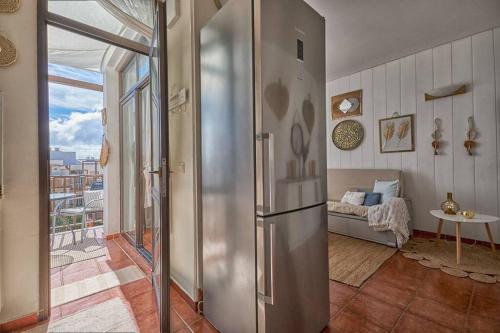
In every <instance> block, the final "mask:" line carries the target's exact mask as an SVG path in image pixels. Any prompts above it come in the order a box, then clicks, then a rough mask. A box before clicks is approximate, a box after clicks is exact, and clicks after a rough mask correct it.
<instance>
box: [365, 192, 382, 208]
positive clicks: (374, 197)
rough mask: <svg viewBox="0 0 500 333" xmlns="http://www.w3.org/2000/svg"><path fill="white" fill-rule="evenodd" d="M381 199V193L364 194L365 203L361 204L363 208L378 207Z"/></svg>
mask: <svg viewBox="0 0 500 333" xmlns="http://www.w3.org/2000/svg"><path fill="white" fill-rule="evenodd" d="M381 197H382V194H381V193H375V192H365V202H363V206H375V205H378V204H380V199H381Z"/></svg>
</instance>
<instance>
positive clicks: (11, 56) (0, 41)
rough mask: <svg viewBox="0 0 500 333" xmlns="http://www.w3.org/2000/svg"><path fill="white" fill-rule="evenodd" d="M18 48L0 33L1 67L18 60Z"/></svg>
mask: <svg viewBox="0 0 500 333" xmlns="http://www.w3.org/2000/svg"><path fill="white" fill-rule="evenodd" d="M16 59H17V50H16V47H15V46H14V43H12V42H11V41H10V40H9V39H8V38H7V37H5V36H2V35H0V67H6V66H10V65H12V64H13V63H14V62H16Z"/></svg>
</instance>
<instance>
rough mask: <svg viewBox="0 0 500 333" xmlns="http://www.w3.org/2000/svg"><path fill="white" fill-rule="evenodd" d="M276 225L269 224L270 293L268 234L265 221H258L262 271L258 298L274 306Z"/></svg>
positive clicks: (259, 255) (258, 258) (258, 256)
mask: <svg viewBox="0 0 500 333" xmlns="http://www.w3.org/2000/svg"><path fill="white" fill-rule="evenodd" d="M275 228H276V225H275V224H274V223H269V293H268V290H267V288H266V281H267V272H268V270H267V268H266V257H267V256H266V250H265V249H266V242H265V239H266V237H265V236H266V233H265V226H264V219H261V218H258V219H257V242H258V249H257V252H258V253H257V265H258V267H259V270H260V274H261V276H260V278H258V281H257V283H258V284H259V285H258V296H259V298H260V299H262V300H263V301H264V302H265V303H267V304H270V305H274V263H275V247H276V231H275Z"/></svg>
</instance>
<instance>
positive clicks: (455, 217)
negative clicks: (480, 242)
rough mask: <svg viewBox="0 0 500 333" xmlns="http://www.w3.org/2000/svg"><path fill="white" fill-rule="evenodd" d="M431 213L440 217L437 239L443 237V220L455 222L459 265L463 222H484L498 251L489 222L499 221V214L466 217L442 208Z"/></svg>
mask: <svg viewBox="0 0 500 333" xmlns="http://www.w3.org/2000/svg"><path fill="white" fill-rule="evenodd" d="M430 213H431V215H432V216H434V217H436V218H437V219H438V222H439V224H438V229H437V233H436V238H437V241H438V242H439V240H440V239H441V231H442V230H443V221H450V222H455V230H456V238H457V265H460V259H461V257H462V244H461V227H462V223H472V224H481V223H482V224H484V227H485V228H486V234H488V239H489V240H490V245H491V250H492V251H493V252H496V249H495V242H494V241H493V235H492V234H491V230H490V225H489V223H493V222H497V221H498V220H499V218H498V217H497V216H491V215H484V214H476V215H475V216H474V218H472V219H466V218H465V217H463V216H462V215H460V214H457V215H448V214H445V213H444V212H443V211H442V210H438V209H436V210H431V212H430Z"/></svg>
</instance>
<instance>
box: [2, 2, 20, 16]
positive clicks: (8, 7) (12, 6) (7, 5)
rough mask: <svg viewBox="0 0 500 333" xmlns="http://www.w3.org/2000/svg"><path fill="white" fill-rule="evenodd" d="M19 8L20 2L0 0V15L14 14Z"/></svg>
mask: <svg viewBox="0 0 500 333" xmlns="http://www.w3.org/2000/svg"><path fill="white" fill-rule="evenodd" d="M20 6H21V0H0V13H14V12H15V11H17V10H18V9H19V7H20Z"/></svg>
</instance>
